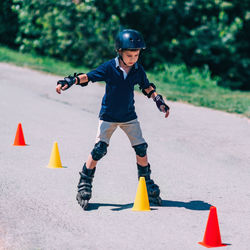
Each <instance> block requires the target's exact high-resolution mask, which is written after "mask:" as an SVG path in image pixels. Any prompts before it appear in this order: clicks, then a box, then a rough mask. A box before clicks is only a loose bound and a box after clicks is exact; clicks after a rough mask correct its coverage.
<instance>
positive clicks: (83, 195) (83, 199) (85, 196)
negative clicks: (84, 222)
mask: <svg viewBox="0 0 250 250" xmlns="http://www.w3.org/2000/svg"><path fill="white" fill-rule="evenodd" d="M79 174H80V176H81V177H80V180H79V184H78V186H77V188H78V193H77V196H76V200H77V201H78V203H79V204H80V206H81V207H82V208H83V209H84V210H87V208H88V203H89V200H90V198H91V195H92V181H93V178H94V174H95V168H94V169H87V168H86V163H84V165H83V168H82V172H79Z"/></svg>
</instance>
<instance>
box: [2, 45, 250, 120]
mask: <svg viewBox="0 0 250 250" xmlns="http://www.w3.org/2000/svg"><path fill="white" fill-rule="evenodd" d="M0 62H6V63H11V64H15V65H17V66H21V67H28V68H31V69H35V70H38V71H43V72H48V73H51V74H55V75H61V76H65V75H68V74H73V73H74V72H88V71H89V70H90V69H89V68H86V67H84V66H80V65H77V66H75V65H73V64H71V63H67V62H62V61H60V60H56V59H53V58H50V57H45V56H39V55H36V54H32V53H20V52H18V51H15V50H13V49H10V48H7V47H5V46H1V45H0ZM147 75H148V78H149V79H150V81H152V82H153V83H155V84H156V85H157V90H158V92H159V93H161V94H162V95H164V96H165V97H166V98H167V99H168V100H171V101H178V102H183V103H189V104H193V105H195V106H202V107H207V108H212V109H216V110H221V111H226V112H229V113H235V114H240V115H242V116H244V117H247V118H250V93H249V92H243V91H232V90H230V89H226V88H222V87H219V86H217V85H216V80H213V79H211V77H210V73H209V72H208V70H207V69H203V70H197V69H193V70H192V71H191V72H189V71H187V69H186V67H185V66H184V65H169V64H165V65H163V66H162V67H161V68H160V69H158V70H155V71H151V72H147ZM137 90H138V88H137Z"/></svg>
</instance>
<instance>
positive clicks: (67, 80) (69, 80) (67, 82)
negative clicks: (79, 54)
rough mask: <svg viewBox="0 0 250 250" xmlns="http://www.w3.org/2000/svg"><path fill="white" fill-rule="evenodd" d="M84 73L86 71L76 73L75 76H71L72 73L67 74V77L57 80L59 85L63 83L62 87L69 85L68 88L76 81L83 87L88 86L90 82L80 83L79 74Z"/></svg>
mask: <svg viewBox="0 0 250 250" xmlns="http://www.w3.org/2000/svg"><path fill="white" fill-rule="evenodd" d="M82 74H84V73H79V74H77V73H74V75H73V76H71V75H69V76H66V77H64V80H59V81H58V82H57V85H58V84H61V85H62V87H64V86H65V85H68V87H67V88H66V89H68V88H70V87H71V86H72V85H73V84H74V83H76V84H77V85H80V86H82V87H84V86H87V85H88V82H85V83H80V78H79V75H82Z"/></svg>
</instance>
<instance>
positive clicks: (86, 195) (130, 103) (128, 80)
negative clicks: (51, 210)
mask: <svg viewBox="0 0 250 250" xmlns="http://www.w3.org/2000/svg"><path fill="white" fill-rule="evenodd" d="M145 48H146V46H145V42H144V40H143V37H142V35H141V34H140V33H139V32H138V31H136V30H132V29H126V30H123V31H121V32H120V33H119V34H118V36H117V38H116V50H117V53H118V56H117V57H116V58H114V59H112V60H110V61H108V62H105V63H103V64H102V65H100V66H99V67H98V68H97V69H95V70H93V71H90V72H89V73H87V74H84V73H80V74H76V73H75V74H74V76H68V77H65V78H64V80H59V81H58V82H57V87H56V91H57V92H58V94H61V90H66V89H68V88H69V87H71V86H72V85H73V84H77V85H80V86H87V85H88V82H89V81H91V82H96V81H105V82H106V90H105V95H104V97H103V99H102V106H101V110H100V113H99V118H100V120H99V127H98V131H97V137H96V143H95V145H94V148H93V150H92V151H91V154H90V155H89V156H88V159H87V161H86V162H85V163H84V166H83V169H82V171H81V172H80V180H79V184H78V193H77V196H76V199H77V201H78V203H79V204H80V205H81V206H82V208H83V209H84V210H86V209H87V205H88V202H89V200H90V198H91V195H92V181H93V177H94V173H95V170H96V164H97V162H98V161H99V160H100V159H101V158H102V157H103V156H104V155H105V154H106V153H107V147H108V145H109V140H110V138H111V136H112V134H113V132H114V131H115V129H116V128H117V127H118V126H119V127H120V128H121V129H122V130H123V131H124V132H125V133H126V134H127V136H128V138H129V140H130V143H131V145H132V147H133V148H134V150H135V153H136V160H137V168H138V178H140V177H141V176H143V177H145V180H146V186H147V191H148V196H149V201H150V203H153V204H157V205H161V198H160V189H159V187H158V185H156V184H155V183H154V181H153V180H152V179H150V173H151V170H150V164H149V163H148V160H147V152H146V150H147V147H148V144H147V143H146V141H145V140H144V138H143V137H142V131H141V128H140V124H139V122H138V120H137V115H136V113H135V107H134V86H135V85H136V84H139V87H140V89H141V90H142V92H143V93H144V95H146V96H147V97H148V98H153V100H154V101H155V103H156V105H157V107H158V109H159V110H160V111H161V112H164V113H165V117H168V115H169V107H168V106H167V105H166V104H165V102H164V100H163V98H162V96H161V95H158V94H157V93H156V92H155V86H154V84H152V83H149V81H148V79H147V76H146V73H145V71H144V69H143V67H142V66H141V65H140V64H138V63H137V61H138V58H139V54H140V51H141V50H142V49H145Z"/></svg>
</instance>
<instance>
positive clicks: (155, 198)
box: [137, 164, 162, 206]
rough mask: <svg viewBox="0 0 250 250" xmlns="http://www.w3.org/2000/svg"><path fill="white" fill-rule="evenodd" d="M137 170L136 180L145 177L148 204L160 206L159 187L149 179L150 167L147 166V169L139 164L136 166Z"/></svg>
mask: <svg viewBox="0 0 250 250" xmlns="http://www.w3.org/2000/svg"><path fill="white" fill-rule="evenodd" d="M137 169H138V179H139V178H140V177H145V181H146V186H147V192H148V199H149V203H150V204H154V205H158V206H161V204H162V200H161V197H160V189H159V186H158V185H156V184H155V183H154V181H153V180H152V179H150V174H151V170H150V165H149V164H148V166H147V167H142V166H140V165H139V164H137Z"/></svg>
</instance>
